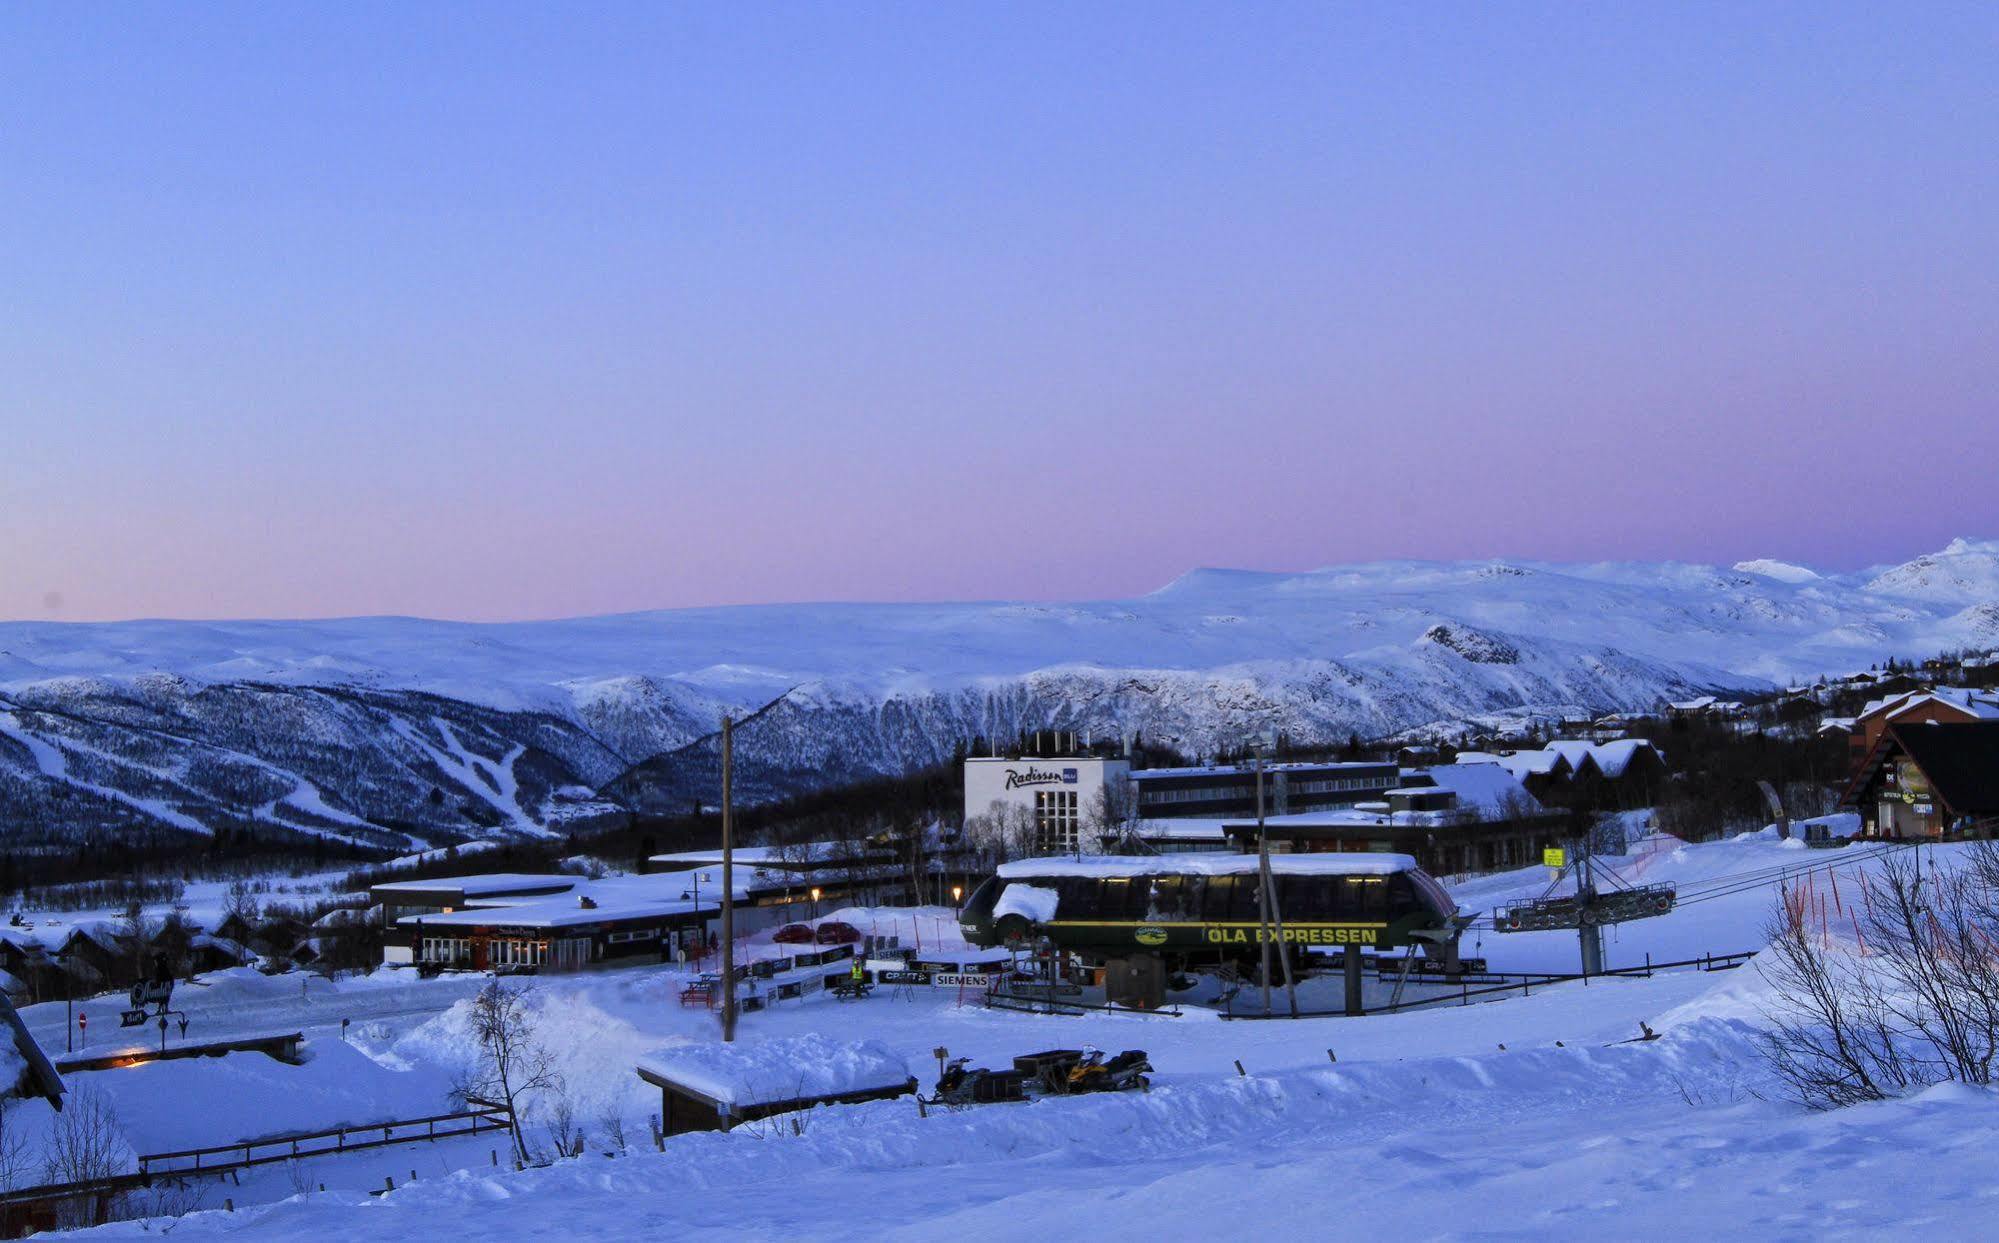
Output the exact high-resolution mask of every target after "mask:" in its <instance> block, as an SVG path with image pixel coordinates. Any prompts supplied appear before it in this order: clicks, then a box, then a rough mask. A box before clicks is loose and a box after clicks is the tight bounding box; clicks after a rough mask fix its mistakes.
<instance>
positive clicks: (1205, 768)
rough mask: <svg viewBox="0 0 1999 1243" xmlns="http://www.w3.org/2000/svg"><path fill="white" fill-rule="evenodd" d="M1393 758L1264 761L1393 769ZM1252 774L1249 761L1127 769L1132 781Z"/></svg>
mask: <svg viewBox="0 0 1999 1243" xmlns="http://www.w3.org/2000/svg"><path fill="white" fill-rule="evenodd" d="M1395 767H1397V765H1396V763H1395V761H1394V760H1327V761H1325V762H1324V763H1314V762H1312V761H1309V760H1287V761H1285V762H1284V763H1282V764H1265V765H1264V766H1263V771H1264V772H1266V773H1295V772H1323V771H1327V770H1331V769H1340V768H1395ZM1255 775H1256V766H1255V765H1253V764H1203V765H1197V766H1194V767H1190V768H1135V769H1133V770H1132V771H1131V774H1130V776H1131V778H1132V780H1134V781H1138V780H1143V779H1145V778H1149V777H1222V776H1231V777H1233V776H1249V777H1253V776H1255Z"/></svg>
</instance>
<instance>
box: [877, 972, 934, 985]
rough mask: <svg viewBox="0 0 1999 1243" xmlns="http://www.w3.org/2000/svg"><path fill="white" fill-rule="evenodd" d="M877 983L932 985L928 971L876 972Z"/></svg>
mask: <svg viewBox="0 0 1999 1243" xmlns="http://www.w3.org/2000/svg"><path fill="white" fill-rule="evenodd" d="M875 982H876V983H878V984H928V983H930V973H929V972H928V971H877V972H875Z"/></svg>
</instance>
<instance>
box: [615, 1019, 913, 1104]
mask: <svg viewBox="0 0 1999 1243" xmlns="http://www.w3.org/2000/svg"><path fill="white" fill-rule="evenodd" d="M639 1069H640V1070H642V1071H646V1072H649V1073H651V1074H653V1075H656V1076H658V1077H659V1078H661V1079H670V1080H672V1081H673V1082H674V1083H678V1084H682V1085H684V1086H686V1087H688V1088H691V1089H693V1090H694V1091H696V1092H699V1093H701V1094H702V1095H703V1096H707V1097H709V1098H711V1099H713V1100H715V1101H718V1102H721V1103H723V1104H726V1105H731V1106H735V1107H739V1108H740V1107H742V1106H747V1105H767V1104H771V1103H773V1102H775V1101H794V1100H800V1099H803V1098H807V1097H824V1096H844V1095H847V1094H848V1093H852V1092H873V1091H879V1090H881V1089H883V1088H899V1087H902V1086H904V1085H905V1084H908V1083H910V1082H911V1080H912V1078H913V1077H912V1076H911V1075H910V1073H909V1066H908V1064H907V1063H905V1062H904V1061H903V1060H902V1057H901V1056H900V1055H899V1054H897V1053H896V1052H894V1051H893V1050H891V1049H890V1048H889V1047H888V1046H887V1045H885V1044H882V1043H881V1042H880V1041H876V1040H859V1041H845V1040H830V1039H828V1038H826V1037H825V1036H819V1035H809V1036H793V1037H790V1038H787V1039H778V1040H761V1041H755V1042H752V1043H747V1044H688V1045H679V1046H676V1047H674V1048H671V1049H666V1050H662V1051H660V1052H657V1053H652V1054H648V1055H647V1056H645V1057H642V1058H640V1059H639Z"/></svg>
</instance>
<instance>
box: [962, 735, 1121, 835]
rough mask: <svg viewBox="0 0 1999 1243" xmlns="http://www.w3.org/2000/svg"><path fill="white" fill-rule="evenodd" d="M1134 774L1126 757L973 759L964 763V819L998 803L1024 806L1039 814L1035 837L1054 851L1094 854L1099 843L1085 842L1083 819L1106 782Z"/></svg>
mask: <svg viewBox="0 0 1999 1243" xmlns="http://www.w3.org/2000/svg"><path fill="white" fill-rule="evenodd" d="M1130 772H1131V761H1130V760H1125V759H1103V758H1096V757H1083V756H1062V757H1059V758H1056V759H1043V758H1034V757H1027V756H1023V757H1021V758H1018V759H1008V758H1005V757H997V756H973V757H971V758H968V759H967V760H966V761H965V818H966V819H967V820H968V821H969V820H970V819H971V818H972V817H974V816H984V815H988V814H990V813H991V811H992V809H993V804H994V803H998V804H1001V805H1002V806H1018V807H1023V808H1026V809H1027V810H1028V811H1030V812H1032V813H1033V814H1034V824H1035V829H1036V836H1037V838H1039V840H1040V841H1041V843H1042V844H1043V848H1044V849H1046V850H1047V851H1048V852H1049V853H1052V854H1067V853H1071V852H1073V851H1075V850H1077V849H1078V848H1081V849H1085V850H1095V849H1097V844H1096V843H1095V842H1083V841H1082V840H1081V839H1082V832H1083V821H1084V819H1085V818H1086V817H1087V816H1088V815H1089V814H1090V809H1091V808H1092V807H1093V806H1095V805H1096V804H1097V800H1098V798H1099V795H1100V793H1101V791H1102V790H1103V788H1104V785H1105V783H1106V782H1113V781H1122V780H1123V779H1124V778H1125V777H1126V776H1128V775H1129V774H1130Z"/></svg>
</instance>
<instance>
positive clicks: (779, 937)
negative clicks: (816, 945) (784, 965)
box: [770, 924, 812, 945]
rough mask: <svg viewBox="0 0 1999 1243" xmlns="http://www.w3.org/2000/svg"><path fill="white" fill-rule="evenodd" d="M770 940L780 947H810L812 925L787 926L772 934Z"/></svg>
mask: <svg viewBox="0 0 1999 1243" xmlns="http://www.w3.org/2000/svg"><path fill="white" fill-rule="evenodd" d="M770 939H771V940H773V941H776V942H777V943H779V944H780V945H810V944H812V925H810V924H786V925H785V926H784V927H782V928H779V929H778V930H777V931H776V932H773V933H771V934H770Z"/></svg>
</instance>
